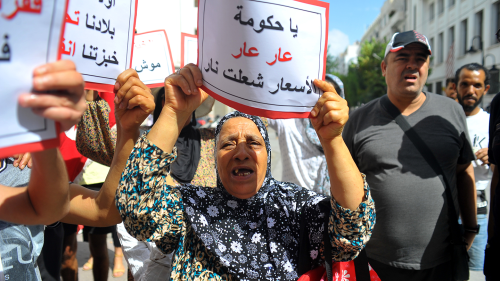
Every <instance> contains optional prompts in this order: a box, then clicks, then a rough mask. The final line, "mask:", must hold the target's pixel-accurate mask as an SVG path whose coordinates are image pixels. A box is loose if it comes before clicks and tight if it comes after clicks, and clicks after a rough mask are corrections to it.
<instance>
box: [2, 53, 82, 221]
mask: <svg viewBox="0 0 500 281" xmlns="http://www.w3.org/2000/svg"><path fill="white" fill-rule="evenodd" d="M83 85H84V82H83V78H82V76H81V75H80V73H78V72H77V71H76V68H75V64H74V63H73V62H71V61H58V62H55V63H50V64H46V65H43V66H40V67H38V68H36V69H35V70H34V75H33V89H34V92H33V93H29V94H23V95H21V96H20V97H19V104H20V105H21V106H23V107H28V108H31V109H32V110H33V112H34V113H36V114H38V115H40V116H42V117H45V118H48V119H52V120H54V121H56V122H59V123H60V125H61V128H62V129H63V130H67V129H69V128H70V127H71V126H74V125H75V124H76V123H78V121H79V120H80V118H81V116H82V114H83V112H84V111H85V108H86V104H85V101H84V99H83ZM49 91H50V92H52V91H53V92H57V94H56V95H55V94H51V93H49ZM32 159H33V169H32V171H31V178H30V182H29V184H28V186H27V187H22V188H13V187H7V186H3V185H2V186H0V220H4V221H9V222H13V223H18V224H51V223H53V222H55V221H57V220H59V219H60V218H61V217H63V216H64V215H65V214H66V213H67V212H68V209H69V200H68V199H69V191H68V186H69V180H68V174H67V171H66V166H65V165H64V161H63V158H62V156H61V154H60V153H59V150H58V149H57V148H54V149H49V150H46V151H41V152H35V153H32Z"/></svg>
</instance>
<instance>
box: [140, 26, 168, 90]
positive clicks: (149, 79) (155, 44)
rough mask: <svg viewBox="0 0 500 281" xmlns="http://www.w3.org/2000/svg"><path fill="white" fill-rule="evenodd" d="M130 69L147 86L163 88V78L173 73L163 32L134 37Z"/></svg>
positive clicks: (157, 31)
mask: <svg viewBox="0 0 500 281" xmlns="http://www.w3.org/2000/svg"><path fill="white" fill-rule="evenodd" d="M132 68H133V69H135V71H137V73H138V74H139V78H140V79H141V81H142V82H143V83H144V84H146V85H147V86H149V87H151V88H155V87H163V85H164V82H165V78H166V77H167V76H169V75H170V74H172V73H174V72H175V68H174V63H173V61H172V53H171V51H170V44H169V43H168V37H167V33H166V32H165V30H155V31H150V32H144V33H139V34H136V35H135V39H134V56H133V58H132Z"/></svg>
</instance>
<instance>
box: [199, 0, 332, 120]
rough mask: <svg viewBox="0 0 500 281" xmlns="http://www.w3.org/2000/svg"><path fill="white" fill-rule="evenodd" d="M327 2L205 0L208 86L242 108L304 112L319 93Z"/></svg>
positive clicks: (203, 65)
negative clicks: (315, 83)
mask: <svg viewBox="0 0 500 281" xmlns="http://www.w3.org/2000/svg"><path fill="white" fill-rule="evenodd" d="M328 9H329V4H328V3H325V2H321V1H316V0H303V1H289V0H268V1H252V0H200V2H199V10H198V14H199V15H198V45H199V47H198V49H199V54H198V67H199V68H200V70H201V71H202V73H203V89H204V90H205V91H207V92H208V93H209V94H210V95H212V96H213V97H214V98H216V99H218V100H219V101H221V102H223V103H225V104H226V105H228V106H231V107H233V108H235V109H237V110H240V111H242V112H245V113H249V114H253V115H259V116H264V117H269V118H305V117H308V116H309V115H310V111H311V110H312V108H313V107H314V105H315V104H316V102H317V100H318V98H319V97H320V96H321V94H322V92H321V90H320V89H318V88H317V87H316V86H315V85H314V84H313V81H314V79H324V77H325V69H326V56H327V54H326V52H327V44H328Z"/></svg>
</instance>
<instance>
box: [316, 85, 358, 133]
mask: <svg viewBox="0 0 500 281" xmlns="http://www.w3.org/2000/svg"><path fill="white" fill-rule="evenodd" d="M314 84H315V85H316V86H317V87H319V88H320V89H321V90H323V92H324V93H323V95H322V96H321V97H320V98H319V100H318V102H317V103H316V105H315V106H314V108H313V110H312V111H311V123H312V125H313V127H314V129H315V130H316V133H317V134H318V137H319V139H320V141H322V142H323V141H329V140H333V139H335V138H337V137H340V136H341V134H342V130H343V129H344V126H345V123H346V122H347V120H348V119H349V107H348V106H347V101H346V100H344V99H343V98H341V97H340V96H339V95H338V94H337V92H336V91H335V88H334V87H333V85H331V84H330V83H328V82H325V81H321V80H314Z"/></svg>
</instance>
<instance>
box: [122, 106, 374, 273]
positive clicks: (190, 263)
mask: <svg viewBox="0 0 500 281" xmlns="http://www.w3.org/2000/svg"><path fill="white" fill-rule="evenodd" d="M236 116H242V117H246V118H249V119H251V120H252V121H253V122H254V123H255V124H256V125H257V127H258V128H259V130H260V132H261V134H262V136H263V138H264V140H265V141H266V148H267V151H268V169H267V173H266V178H265V180H264V183H263V185H262V187H261V188H260V190H259V191H258V193H257V194H256V195H254V196H253V197H251V198H249V199H238V198H236V197H233V196H232V195H230V194H229V193H228V192H226V190H225V189H224V186H223V185H222V183H221V181H220V179H217V186H216V187H201V186H194V185H191V184H188V185H181V186H170V185H167V184H166V180H165V179H166V177H167V176H168V174H169V170H170V164H171V163H172V162H173V161H174V160H175V157H176V153H177V152H176V149H175V148H174V149H173V152H172V153H168V152H165V151H162V150H161V149H160V148H158V147H157V146H155V145H154V144H153V143H151V142H150V141H149V140H148V139H147V137H146V135H143V136H142V137H141V138H140V139H139V141H138V142H137V144H136V146H135V148H134V150H133V152H132V154H131V155H130V157H129V160H128V162H127V167H126V168H125V171H124V172H123V175H122V179H121V181H120V185H119V187H118V190H117V193H116V204H117V208H118V210H119V211H120V213H121V216H122V218H123V221H124V225H125V227H126V228H127V231H128V232H129V233H130V234H131V235H132V236H135V237H136V238H137V239H139V240H147V241H153V242H155V243H156V245H157V246H158V248H159V249H160V250H161V251H163V252H164V253H172V252H173V254H174V255H173V262H172V273H171V277H170V280H180V279H182V280H257V279H261V280H263V279H266V280H296V279H297V278H298V277H299V276H298V274H297V266H298V259H299V257H298V252H299V246H300V245H299V241H300V237H299V229H300V221H301V219H302V220H303V221H305V222H307V225H306V229H307V234H308V236H309V243H310V245H308V246H309V249H310V251H309V255H310V257H311V259H312V263H311V269H313V268H315V267H317V266H319V265H320V263H321V262H322V260H323V256H324V255H323V245H322V241H323V239H322V238H323V227H324V221H325V217H324V216H325V213H324V212H321V211H320V209H319V205H318V203H319V202H320V201H322V200H324V199H325V198H326V197H325V196H323V195H318V194H317V193H315V192H313V191H309V190H307V189H305V188H302V187H299V186H297V185H295V184H291V183H285V182H279V181H276V180H274V179H273V178H272V176H271V173H270V166H271V165H270V164H271V163H270V161H271V157H270V156H271V150H270V145H269V139H268V136H267V131H266V129H265V127H264V124H263V123H262V120H261V119H259V118H256V117H254V116H249V115H246V114H242V113H239V112H233V113H231V114H229V115H226V117H224V118H223V119H222V120H221V122H220V123H219V126H218V128H217V130H216V136H217V135H218V133H219V132H220V128H221V127H222V124H224V122H225V121H226V120H228V119H230V118H232V117H236ZM364 190H365V196H364V200H363V202H362V203H361V204H360V205H359V207H358V208H357V209H356V210H354V211H351V210H349V209H345V208H343V207H341V206H340V205H339V204H338V203H337V202H336V201H335V200H334V199H333V198H331V199H330V203H331V210H330V211H329V213H328V214H329V223H328V233H329V238H330V242H331V245H332V256H333V259H334V260H335V261H348V260H352V259H354V258H355V257H356V256H357V254H358V253H359V252H360V251H361V250H362V248H363V247H364V245H365V244H366V243H367V242H368V240H369V238H370V235H371V231H372V229H373V226H374V223H375V210H374V204H373V200H372V198H371V195H370V191H369V188H368V185H367V184H366V181H365V185H364Z"/></svg>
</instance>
